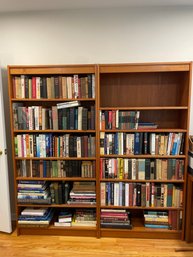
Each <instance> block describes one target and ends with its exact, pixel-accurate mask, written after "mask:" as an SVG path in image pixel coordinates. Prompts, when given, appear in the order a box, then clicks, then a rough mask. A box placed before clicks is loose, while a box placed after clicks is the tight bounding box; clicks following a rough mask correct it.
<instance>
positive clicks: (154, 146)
mask: <svg viewBox="0 0 193 257" xmlns="http://www.w3.org/2000/svg"><path fill="white" fill-rule="evenodd" d="M183 149H184V133H149V132H135V133H123V132H117V133H105V132H100V154H101V155H104V154H107V155H111V154H119V155H135V154H136V155H137V154H152V155H179V154H183Z"/></svg>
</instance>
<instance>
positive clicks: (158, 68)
mask: <svg viewBox="0 0 193 257" xmlns="http://www.w3.org/2000/svg"><path fill="white" fill-rule="evenodd" d="M99 70H100V73H125V72H136V73H139V72H174V71H175V72H177V71H189V70H190V62H184V63H167V64H166V63H144V64H143V63H142V64H137V63H133V64H101V65H100V67H99Z"/></svg>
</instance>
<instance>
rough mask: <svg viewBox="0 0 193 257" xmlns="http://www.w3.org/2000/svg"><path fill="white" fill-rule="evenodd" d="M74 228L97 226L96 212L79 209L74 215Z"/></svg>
mask: <svg viewBox="0 0 193 257" xmlns="http://www.w3.org/2000/svg"><path fill="white" fill-rule="evenodd" d="M72 226H73V227H78V226H96V211H95V210H93V209H77V210H76V211H75V213H74V215H73V221H72Z"/></svg>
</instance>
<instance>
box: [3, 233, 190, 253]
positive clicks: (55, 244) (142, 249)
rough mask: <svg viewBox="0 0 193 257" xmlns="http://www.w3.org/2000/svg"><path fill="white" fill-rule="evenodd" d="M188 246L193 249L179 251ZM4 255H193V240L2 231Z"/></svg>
mask: <svg viewBox="0 0 193 257" xmlns="http://www.w3.org/2000/svg"><path fill="white" fill-rule="evenodd" d="M184 247H186V248H187V247H188V249H189V250H190V249H192V251H186V252H185V251H180V252H176V251H175V249H177V250H179V249H180V248H182V250H184ZM0 256H1V257H8V256H9V257H15V256H16V257H26V256H28V257H41V256H47V257H59V256H60V257H65V256H68V257H91V256H92V257H112V256H117V257H119V256H121V257H122V256H131V257H159V256H168V257H178V256H184V257H193V243H191V244H187V243H185V242H184V241H178V240H165V239H162V240H160V239H159V240H156V239H155V240H151V239H128V238H101V239H96V238H83V237H62V236H17V235H16V233H15V232H14V233H12V234H11V235H7V234H4V233H0Z"/></svg>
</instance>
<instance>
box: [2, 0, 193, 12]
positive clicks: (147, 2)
mask: <svg viewBox="0 0 193 257" xmlns="http://www.w3.org/2000/svg"><path fill="white" fill-rule="evenodd" d="M190 5H191V6H193V0H106V1H105V0H0V12H1V13H2V12H15V11H43V10H45V11H46V10H62V9H80V8H104V7H129V6H133V7H134V6H135V7H138V6H141V7H142V6H190Z"/></svg>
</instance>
